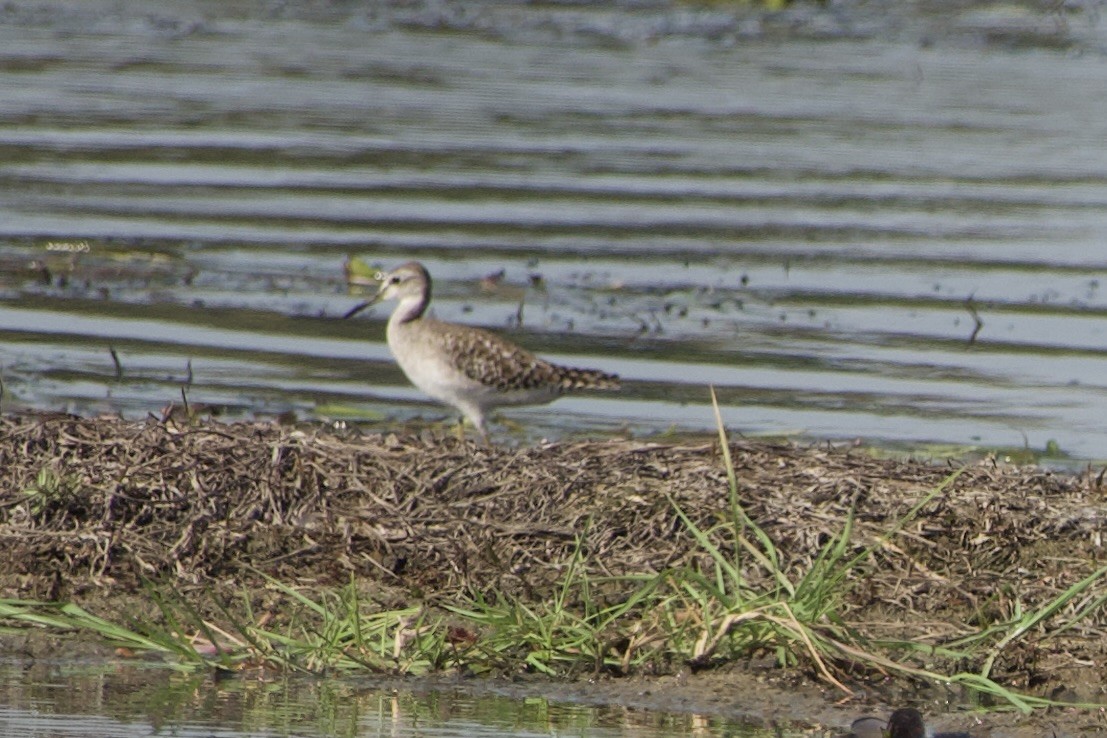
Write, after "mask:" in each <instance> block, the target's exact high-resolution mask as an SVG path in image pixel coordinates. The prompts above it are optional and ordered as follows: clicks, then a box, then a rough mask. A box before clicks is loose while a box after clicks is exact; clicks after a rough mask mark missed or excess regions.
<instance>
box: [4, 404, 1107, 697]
mask: <svg viewBox="0 0 1107 738" xmlns="http://www.w3.org/2000/svg"><path fill="white" fill-rule="evenodd" d="M718 451H719V449H718V446H717V444H713V443H711V442H704V443H700V444H666V443H649V442H639V441H622V440H613V441H597V442H579V443H578V442H574V443H561V444H553V445H543V446H538V447H534V448H522V449H510V448H497V447H493V448H485V447H481V446H478V445H476V444H474V443H463V442H460V441H458V440H456V439H453V438H448V437H442V436H436V437H431V436H429V435H425V436H422V437H402V438H397V437H395V436H380V435H369V436H363V435H360V434H358V433H356V432H336V431H331V430H327V429H323V428H319V427H311V428H306V429H305V428H296V429H294V428H286V427H281V426H278V425H273V424H262V423H253V424H251V423H239V424H230V425H224V424H219V423H214V422H212V423H204V424H201V425H195V426H189V425H174V424H172V423H159V422H156V421H153V420H150V421H146V422H131V421H123V420H117V419H110V418H97V419H80V418H74V417H70V416H26V417H8V418H3V419H0V469H3V474H2V476H0V479H2V487H0V547H2V548H3V551H2V553H0V560H2V561H5V562H7V563H6V564H5V565H4V566H3V568H2V570H0V594H2V595H5V596H18V597H49V598H72V599H74V600H76V601H78V602H87V601H88V600H89V598H96V597H101V598H103V597H107V598H108V601H110V598H111V595H112V594H119V593H125V592H128V591H130V592H133V591H134V590H135V589H136V588H137V587H139V586H140V583H141V581H142V580H143V579H144V578H145V579H154V580H166V579H169V580H172V581H174V582H175V583H176V584H177V585H178V586H180V587H181V588H183V589H185V590H186V591H187V590H188V588H189V587H202V588H206V589H207V590H209V591H211V590H216V591H218V590H220V588H224V590H226V588H228V587H229V588H232V589H235V588H238V587H240V586H242V585H250V584H257V583H258V578H257V576H256V574H255V572H254V571H253V569H257V570H260V571H263V572H266V573H268V574H271V575H273V576H275V577H277V578H278V579H280V580H282V581H285V582H289V583H297V584H308V585H310V584H313V583H318V584H341V583H345V582H347V581H349V579H350V576H351V575H355V576H356V577H358V578H359V581H361V582H364V583H365V586H366V587H367V588H369V589H371V590H373V591H379V592H382V593H384V592H387V593H390V594H388V595H384V594H381V595H378V596H381V597H385V596H387V597H391V598H394V600H395V601H397V602H405V601H410V600H411V599H412V598H413V597H427V598H437V597H441V598H447V599H448V598H451V597H454V596H456V594H457V593H459V592H466V591H470V592H487V591H490V590H492V589H499V590H506V591H510V592H514V593H518V594H520V595H522V596H526V597H533V598H545V597H548V596H549V595H550V594H551V592H552V589H551V585H552V584H553V583H554V582H556V581H557V580H558V578H559V576H560V575H561V574H563V573H564V571H565V568H566V564H567V562H568V560H569V559H570V557H571V556H572V554H573V551H574V547H575V545H576V540H577V537H578V536H579V537H582V538H583V545H584V550H585V551H586V553H587V555H588V559H587V560H588V561H589V562H590V564H592V565H593V566H594V567H595V571H594V573H596V574H616V575H618V574H626V573H649V572H657V571H660V570H663V569H665V568H666V567H672V566H675V565H678V564H681V563H684V562H686V561H687V560H688V559H689V557H693V556H698V555H702V551H700V550H699V549H698V547H697V546H696V544H695V542H694V541H693V540H692V538H691V536H690V535H688V533H687V531H686V530H685V528H684V526H683V525H682V523H681V522H680V520H679V518H678V517H677V515H676V514H675V512H674V509H673V506H672V505H671V504H670V502H669V500H668V499H667V498H666V494H669V495H672V497H673V498H674V499H675V500H676V501H677V503H678V504H679V505H680V506H681V507H682V508H683V509H684V510H685V511H687V512H688V514H689V515H690V517H691V518H692V519H693V520H695V521H697V522H698V523H699V524H700V525H703V526H710V525H711V524H712V523H713V522H715V521H718V520H720V519H721V518H722V516H724V515H725V511H726V505H727V481H726V473H725V469H724V465H723V463H722V460H721V458H720V454H719V452H718ZM733 454H734V460H735V465H736V471H737V476H738V480H739V486H740V490H741V499H742V501H743V503H744V505H745V507H746V510H747V511H748V513H749V514H750V516H751V517H752V518H753V519H754V520H756V521H757V522H758V523H759V524H760V525H761V526H762V527H763V528H764V529H765V530H766V531H767V532H768V533H769V535H770V536H771V537H772V538H773V539H774V541H775V542H776V545H777V546H778V548H779V550H780V551H781V552H782V555H783V556H784V557H785V559H786V562H787V565H788V567H789V568H790V569H793V570H796V571H801V570H803V569H804V568H805V567H806V566H807V565H808V564H809V562H810V560H811V559H812V557H813V556H814V555H815V554H816V553H817V551H818V549H819V547H820V546H821V545H822V544H823V543H825V541H827V540H828V538H829V537H830V536H832V535H834V534H835V533H836V532H838V531H840V530H842V528H843V526H844V525H845V521H846V518H847V515H848V514H849V511H850V509H851V508H853V509H855V510H856V513H857V520H858V523H857V527H856V529H855V531H854V534H853V544H854V545H855V546H856V547H857V548H858V549H860V548H861V547H863V546H867V545H872V544H874V543H877V545H878V547H879V548H878V551H877V553H876V555H875V556H874V557H873V558H872V559H871V560H870V562H869V563H868V564H867V565H866V566H865V567H864V571H863V572H861V573H862V574H863V576H862V577H859V581H858V582H857V586H855V587H854V588H853V590H852V593H851V595H850V598H851V599H850V600H849V601H848V602H847V603H846V608H845V612H846V614H847V615H848V617H849V618H850V620H851V622H859V623H865V624H866V627H867V628H868V629H869V632H877V633H880V632H883V633H886V634H889V635H895V636H897V637H904V636H906V637H912V638H917V639H921V638H925V637H930V636H934V637H938V638H942V637H948V636H951V635H953V634H955V633H959V632H963V631H965V630H966V628H969V627H971V626H972V624H973V623H976V624H980V623H983V622H987V621H991V620H995V619H1000V618H1004V617H1008V616H1010V615H1012V614H1013V613H1014V612H1015V610H1016V608H1018V607H1020V606H1021V607H1022V608H1023V609H1024V610H1025V609H1029V608H1033V607H1035V606H1037V605H1040V604H1042V603H1044V602H1046V601H1048V600H1050V599H1053V598H1055V597H1056V596H1057V595H1058V594H1059V593H1061V592H1062V591H1063V590H1064V589H1065V588H1066V587H1068V586H1069V585H1071V584H1072V583H1074V582H1075V581H1077V580H1078V579H1080V578H1081V577H1084V576H1086V575H1087V574H1089V573H1090V572H1092V571H1093V570H1094V569H1095V568H1096V566H1097V565H1098V560H1099V558H1100V556H1101V551H1102V549H1101V535H1102V530H1103V528H1104V516H1105V514H1107V505H1105V502H1104V499H1103V489H1102V488H1101V487H1100V480H1098V479H1097V478H1096V477H1095V476H1094V475H1093V474H1088V475H1084V476H1067V475H1063V474H1055V473H1051V472H1049V471H1043V470H1041V469H1037V468H1018V467H1013V466H1004V465H1002V464H996V463H993V462H991V461H985V462H980V463H976V464H974V465H971V466H970V467H968V468H967V469H965V470H964V471H963V473H961V474H960V476H958V477H957V478H956V479H955V480H954V481H953V482H952V483H951V484H950V485H949V486H948V488H946V489H945V490H943V491H942V492H941V493H940V494H939V495H937V496H936V497H935V499H934V500H933V501H932V502H931V503H930V504H929V505H927V506H926V507H925V508H924V509H923V510H922V512H921V513H920V515H919V517H918V518H917V519H916V520H915V521H913V522H911V523H910V524H909V525H907V526H905V527H904V528H903V529H902V530H900V531H899V532H897V533H895V534H894V535H893V536H892V537H891V538H890V539H888V540H886V541H884V542H880V538H879V536H880V535H881V534H883V533H886V532H888V531H889V530H891V529H892V528H893V527H894V525H895V523H896V522H897V521H898V520H899V519H900V518H901V517H902V516H903V515H905V514H906V513H907V512H908V511H909V510H910V509H911V507H912V506H913V505H915V504H916V502H918V501H919V500H920V499H922V498H923V497H924V496H925V495H926V494H927V493H928V492H929V491H931V490H932V489H933V488H934V487H935V486H937V485H941V484H942V483H943V482H944V481H945V480H947V478H948V477H949V476H950V474H951V473H952V472H953V471H954V469H953V468H951V467H950V466H948V465H944V466H939V465H928V464H925V463H917V462H910V461H908V462H904V461H893V460H888V459H880V458H874V457H873V456H872V455H870V454H868V453H866V452H864V451H861V450H850V449H840V448H829V447H826V446H819V447H802V446H797V445H793V444H784V443H767V442H749V441H741V442H737V443H735V444H734V446H733ZM36 490H37V491H36ZM1101 594H1103V592H1102V591H1097V592H1094V593H1093V594H1092V596H1095V595H1101ZM1087 599H1088V598H1084V599H1082V600H1080V602H1078V603H1075V604H1074V606H1073V608H1075V607H1076V606H1077V605H1079V604H1082V603H1084V602H1086V601H1087ZM1073 608H1068V609H1067V610H1066V611H1065V612H1062V613H1060V614H1059V615H1058V616H1056V617H1057V618H1064V617H1065V615H1066V614H1067V613H1069V612H1071V611H1073ZM1103 620H1104V618H1103V616H1102V614H1101V613H1098V612H1097V613H1095V614H1094V615H1093V617H1091V618H1089V619H1085V620H1084V621H1082V622H1081V624H1080V625H1079V626H1078V627H1076V628H1074V629H1072V630H1070V631H1068V632H1067V633H1066V634H1065V637H1064V638H1063V639H1061V638H1049V639H1044V638H1039V637H1035V636H1034V635H1031V636H1030V637H1029V638H1028V639H1027V640H1026V646H1025V647H1024V648H1021V649H1015V650H1014V652H1012V653H1008V654H1007V655H1006V656H1005V659H1006V661H1005V662H1004V663H1002V664H999V665H997V666H998V667H999V668H998V670H997V671H998V673H1000V674H1002V675H1004V676H1005V678H1006V679H1008V680H1011V681H1012V682H1013V683H1014V684H1016V685H1018V684H1021V685H1022V686H1024V687H1025V686H1034V685H1042V684H1047V683H1051V684H1068V683H1070V680H1069V679H1068V677H1064V676H1063V674H1064V673H1065V672H1068V671H1069V670H1071V669H1076V668H1081V669H1083V670H1084V671H1083V672H1082V673H1083V674H1084V678H1083V679H1082V681H1084V683H1085V684H1086V685H1088V686H1091V685H1092V684H1095V683H1107V679H1105V678H1104V677H1105V676H1107V674H1105V673H1104V672H1103V666H1101V664H1102V663H1103V659H1102V656H1103V650H1104V649H1103V647H1102V644H1103V643H1104V639H1103V637H1102V636H1103V633H1102V631H1101V629H1100V626H1101V625H1102V622H1103ZM1055 622H1056V621H1055ZM1089 670H1090V671H1089Z"/></svg>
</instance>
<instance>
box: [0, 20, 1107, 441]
mask: <svg viewBox="0 0 1107 738" xmlns="http://www.w3.org/2000/svg"><path fill="white" fill-rule="evenodd" d="M125 6H126V4H123V5H122V6H120V5H119V4H116V3H108V2H106V1H105V2H96V1H90V2H84V3H80V4H71V5H66V6H65V7H64V9H63V10H59V8H58V7H55V6H53V5H48V4H46V3H43V2H11V3H6V4H5V5H4V7H3V9H2V10H0V89H2V90H3V96H2V98H3V99H2V100H0V300H2V302H0V363H2V368H0V371H2V378H3V382H4V389H5V393H4V396H3V406H2V409H3V410H5V411H13V410H18V409H22V408H49V409H64V410H71V411H75V412H79V413H97V412H120V413H123V414H125V415H127V416H132V417H141V416H142V415H144V414H146V413H148V412H154V413H158V412H160V411H161V409H162V408H164V407H165V406H166V405H168V404H169V403H174V402H177V403H180V402H181V400H182V393H184V395H185V396H187V398H188V400H189V402H190V403H192V404H193V405H201V404H206V405H214V406H218V407H220V408H222V412H223V413H224V415H225V416H227V417H244V416H245V417H248V416H256V415H260V416H271V415H278V414H282V413H287V412H293V413H295V414H296V415H297V416H298V417H301V418H307V419H324V420H333V419H351V420H359V421H365V422H367V423H368V424H370V425H371V426H373V427H379V428H395V427H399V425H400V424H401V423H402V422H403V421H406V420H409V419H412V418H416V417H424V418H440V417H443V416H445V415H447V413H446V412H445V411H444V410H442V409H441V408H438V407H437V406H434V405H432V404H430V403H428V402H427V401H426V398H424V397H423V396H421V395H420V394H419V393H418V392H417V391H416V390H414V389H413V388H412V387H410V386H409V385H408V383H407V382H406V380H405V379H404V377H403V376H402V375H401V374H400V373H399V371H398V370H397V369H396V368H395V366H394V365H393V363H392V362H391V359H390V358H389V356H388V352H387V349H386V347H385V346H384V344H383V320H384V319H385V317H386V315H387V312H386V308H378V309H376V310H375V311H374V312H372V313H370V314H369V315H368V317H363V318H361V319H358V320H353V321H342V320H340V319H339V316H341V315H342V314H343V313H344V312H345V311H346V310H347V309H348V308H349V307H350V306H352V305H353V304H355V302H356V301H358V300H360V299H362V297H363V295H362V294H360V293H359V294H349V292H348V289H347V287H346V285H345V282H344V280H343V262H344V260H345V259H346V257H347V255H354V256H359V257H361V258H363V259H365V260H366V261H368V262H370V263H374V264H378V263H379V264H381V265H383V266H390V265H395V264H397V263H398V262H400V261H404V260H407V259H411V258H417V259H420V260H422V261H424V262H425V263H426V264H427V265H428V267H429V268H430V270H431V272H432V273H433V274H434V276H435V277H436V297H437V300H436V308H437V314H438V315H439V316H440V317H445V318H448V319H454V320H461V321H465V322H471V323H477V324H481V325H486V326H491V327H494V328H497V329H500V330H502V331H503V332H505V333H507V334H508V335H510V336H511V337H512V338H514V339H516V340H518V341H519V342H521V343H523V344H525V345H526V346H528V347H531V348H533V349H536V350H538V351H539V352H540V353H543V354H544V355H547V356H550V357H551V358H554V359H557V360H560V361H565V362H571V363H574V364H581V365H588V366H597V367H601V368H603V369H606V370H608V371H616V372H619V373H620V374H622V375H623V377H624V378H625V380H626V386H625V389H624V390H623V391H622V392H621V393H619V394H617V395H600V396H595V397H591V396H590V397H583V398H579V397H574V398H566V399H563V400H561V401H559V402H558V403H557V404H555V405H553V406H551V407H543V408H529V409H519V410H513V411H511V412H510V413H509V414H508V416H509V417H510V418H512V419H514V420H517V421H520V422H521V424H522V426H523V427H524V428H526V434H525V435H526V436H527V437H531V438H533V437H537V436H560V435H565V434H568V433H572V432H575V431H578V430H580V431H584V432H590V433H597V432H611V431H620V430H627V431H630V432H633V433H645V434H654V433H659V432H664V431H666V430H669V429H676V430H690V431H700V430H705V429H710V428H711V427H712V426H713V416H712V412H711V409H710V404H709V396H708V390H707V387H708V385H713V386H714V387H716V389H717V390H718V392H719V396H720V399H721V400H722V402H723V404H724V417H725V420H726V422H727V424H728V425H729V426H730V427H731V428H733V429H735V430H738V431H741V432H744V433H747V434H802V435H804V436H807V437H811V438H820V439H821V438H834V439H855V438H857V439H863V440H866V441H873V442H882V443H892V444H896V443H900V444H908V445H911V444H918V443H923V442H934V443H942V444H952V445H955V446H964V445H970V446H985V447H1010V448H1020V447H1024V446H1026V447H1029V448H1031V449H1034V450H1038V451H1041V450H1043V449H1045V448H1046V447H1047V445H1050V444H1051V442H1052V443H1054V444H1056V449H1058V450H1059V451H1060V452H1061V453H1067V454H1070V455H1072V456H1073V457H1075V458H1076V459H1101V458H1107V426H1104V424H1103V422H1102V419H1103V417H1105V416H1107V379H1105V378H1107V322H1105V321H1104V317H1105V313H1107V297H1105V295H1104V290H1102V289H1101V288H1100V283H1101V281H1102V280H1103V278H1104V276H1105V275H1107V272H1105V267H1107V208H1105V207H1104V205H1107V185H1105V182H1107V150H1105V149H1104V147H1103V143H1102V142H1103V141H1104V140H1107V98H1105V97H1104V96H1103V95H1101V94H1099V91H1100V90H1101V89H1102V88H1103V85H1104V82H1105V81H1107V57H1105V56H1104V54H1103V48H1104V43H1103V29H1102V24H1101V23H1100V21H1099V19H1098V16H1097V15H1096V14H1095V13H1094V12H1093V11H1092V8H1091V6H1083V5H1081V4H1079V3H1072V4H1068V5H1065V6H1064V7H1063V8H1060V6H1058V8H1059V9H1057V10H1056V11H1055V12H1045V13H1043V12H1041V11H1040V9H1039V6H1038V5H1037V4H1028V5H1027V6H1025V7H1023V6H1019V5H1015V4H1009V5H1004V6H996V7H991V6H979V7H973V6H969V7H959V8H958V9H957V11H956V12H951V11H950V10H949V9H948V8H943V7H941V6H940V4H939V5H938V6H936V7H935V8H930V9H928V7H927V6H920V7H921V8H922V10H921V11H915V10H906V9H898V8H893V9H888V8H884V9H874V8H869V7H865V8H863V10H858V9H855V8H852V7H851V6H850V5H848V4H845V5H841V4H827V6H826V7H819V8H806V9H804V8H802V6H801V7H799V8H796V9H793V10H791V11H789V12H787V13H784V14H780V15H768V16H766V15H763V14H759V13H758V12H756V11H755V9H750V8H745V9H743V7H737V8H728V7H723V6H710V7H707V8H702V7H698V6H696V7H693V6H672V5H668V4H665V3H641V4H628V5H597V4H588V5H573V4H564V5H562V4H549V5H543V4H533V5H516V4H514V3H507V2H505V3H481V4H472V5H470V4H465V3H459V4H453V5H443V4H436V3H426V4H420V3H396V4H388V3H380V4H371V5H367V6H364V7H363V6H360V5H357V4H353V5H349V6H347V5H343V4H337V5H336V4H324V3H318V4H313V3H307V4H294V5H286V4H281V3H276V2H270V3H265V2H256V3H247V4H235V6H234V8H233V9H231V8H228V7H225V6H224V5H223V4H219V3H207V2H198V1H194V2H172V3H170V2H160V3H159V2H152V3H144V4H143V6H142V11H141V12H136V13H132V12H127V11H126V10H125ZM912 13H915V14H914V15H913V14H912ZM500 270H503V273H504V274H503V279H502V281H500V282H499V283H498V284H496V285H494V286H492V285H485V286H482V282H481V279H482V277H485V276H487V275H490V274H495V273H497V272H499V271H500ZM974 315H975V316H978V318H979V319H980V320H981V321H982V324H981V325H980V326H979V330H976V323H975V322H974ZM110 350H114V351H115V354H116V357H117V358H118V366H117V364H116V363H115V361H114V360H113V357H112V355H111V353H110ZM501 432H502V431H501ZM1051 448H1052V446H1051Z"/></svg>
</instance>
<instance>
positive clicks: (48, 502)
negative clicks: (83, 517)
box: [22, 466, 80, 515]
mask: <svg viewBox="0 0 1107 738" xmlns="http://www.w3.org/2000/svg"><path fill="white" fill-rule="evenodd" d="M79 490H80V480H79V479H77V478H75V477H71V476H63V475H62V474H60V473H58V472H57V471H56V470H54V469H52V468H50V467H48V466H44V467H43V468H42V469H40V470H39V472H38V474H37V475H35V481H33V482H31V484H29V485H27V486H26V487H24V488H23V490H22V492H23V494H24V496H25V498H26V500H27V506H28V508H29V509H30V511H31V514H32V515H41V514H43V513H44V512H45V511H46V510H48V509H50V508H53V507H58V506H68V505H69V503H70V502H72V501H73V500H75V499H76V498H77V493H78V491H79Z"/></svg>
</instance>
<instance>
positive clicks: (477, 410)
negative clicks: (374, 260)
mask: <svg viewBox="0 0 1107 738" xmlns="http://www.w3.org/2000/svg"><path fill="white" fill-rule="evenodd" d="M376 279H377V280H379V281H380V283H381V285H380V289H379V290H378V291H377V294H376V295H375V296H374V297H373V299H371V300H368V301H366V302H363V303H361V304H360V305H357V306H356V307H354V308H353V309H352V310H350V311H349V312H347V313H346V315H345V317H347V318H349V317H351V316H352V315H354V314H355V313H357V312H359V311H361V310H362V309H364V308H366V307H368V306H370V305H372V304H374V303H377V302H380V301H382V300H393V299H395V300H399V304H398V305H397V306H396V309H395V310H394V311H393V312H392V315H391V317H389V319H388V331H387V336H388V348H389V349H390V350H391V351H392V355H393V356H394V357H395V358H396V362H397V363H398V364H399V365H400V368H401V369H403V370H404V374H406V375H407V378H408V379H410V380H411V383H412V384H414V385H415V386H416V387H418V388H419V389H421V390H422V391H423V392H425V393H427V394H428V395H430V396H431V397H433V398H435V399H436V400H439V401H440V402H443V403H445V404H447V405H452V406H453V407H455V408H457V410H458V411H460V412H461V413H462V415H464V416H465V417H467V418H468V419H469V421H470V422H471V423H472V424H473V426H474V427H475V428H476V429H477V432H478V433H480V435H481V438H482V439H484V440H485V441H487V440H488V434H487V431H486V429H485V425H484V420H485V414H486V413H487V412H488V411H489V410H491V409H492V408H495V407H500V406H504V405H541V404H545V403H547V402H552V401H553V400H555V399H557V398H558V397H559V396H561V395H562V394H563V393H565V392H567V391H569V390H577V389H618V388H619V377H618V376H616V375H614V374H607V373H605V372H601V371H598V370H596V369H572V368H569V367H565V366H558V365H556V364H551V363H549V362H547V361H543V360H542V359H539V358H538V357H536V356H535V355H534V354H532V353H530V352H529V351H527V350H526V349H523V348H521V347H519V346H516V345H515V344H513V343H511V342H510V341H507V340H505V339H503V338H500V337H499V336H497V335H495V334H494V333H490V332H488V331H486V330H483V329H481V328H475V327H473V326H469V325H459V324H457V323H446V322H444V321H441V320H435V319H434V318H431V317H428V316H426V315H425V313H426V311H427V306H428V305H430V301H431V278H430V274H428V273H427V270H426V269H425V268H424V267H423V265H422V264H419V263H418V262H414V261H410V262H408V263H406V264H403V265H401V266H399V267H396V268H395V269H393V270H392V271H390V272H378V273H377V275H376Z"/></svg>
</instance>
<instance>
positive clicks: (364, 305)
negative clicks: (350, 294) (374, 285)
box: [342, 293, 381, 320]
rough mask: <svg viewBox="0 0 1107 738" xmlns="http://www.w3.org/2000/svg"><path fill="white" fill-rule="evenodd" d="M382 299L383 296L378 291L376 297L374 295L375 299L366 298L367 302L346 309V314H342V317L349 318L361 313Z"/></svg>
mask: <svg viewBox="0 0 1107 738" xmlns="http://www.w3.org/2000/svg"><path fill="white" fill-rule="evenodd" d="M380 299H381V296H380V294H379V293H378V294H377V295H376V296H375V297H373V299H371V300H366V301H365V302H363V303H360V304H358V305H354V306H353V307H352V308H350V309H349V310H347V311H346V314H345V315H343V316H342V319H343V320H346V319H347V318H352V317H354V316H355V315H357V314H358V313H360V312H361V311H362V310H364V309H365V308H367V307H372V306H373V305H376V304H377V303H378V302H380Z"/></svg>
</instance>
